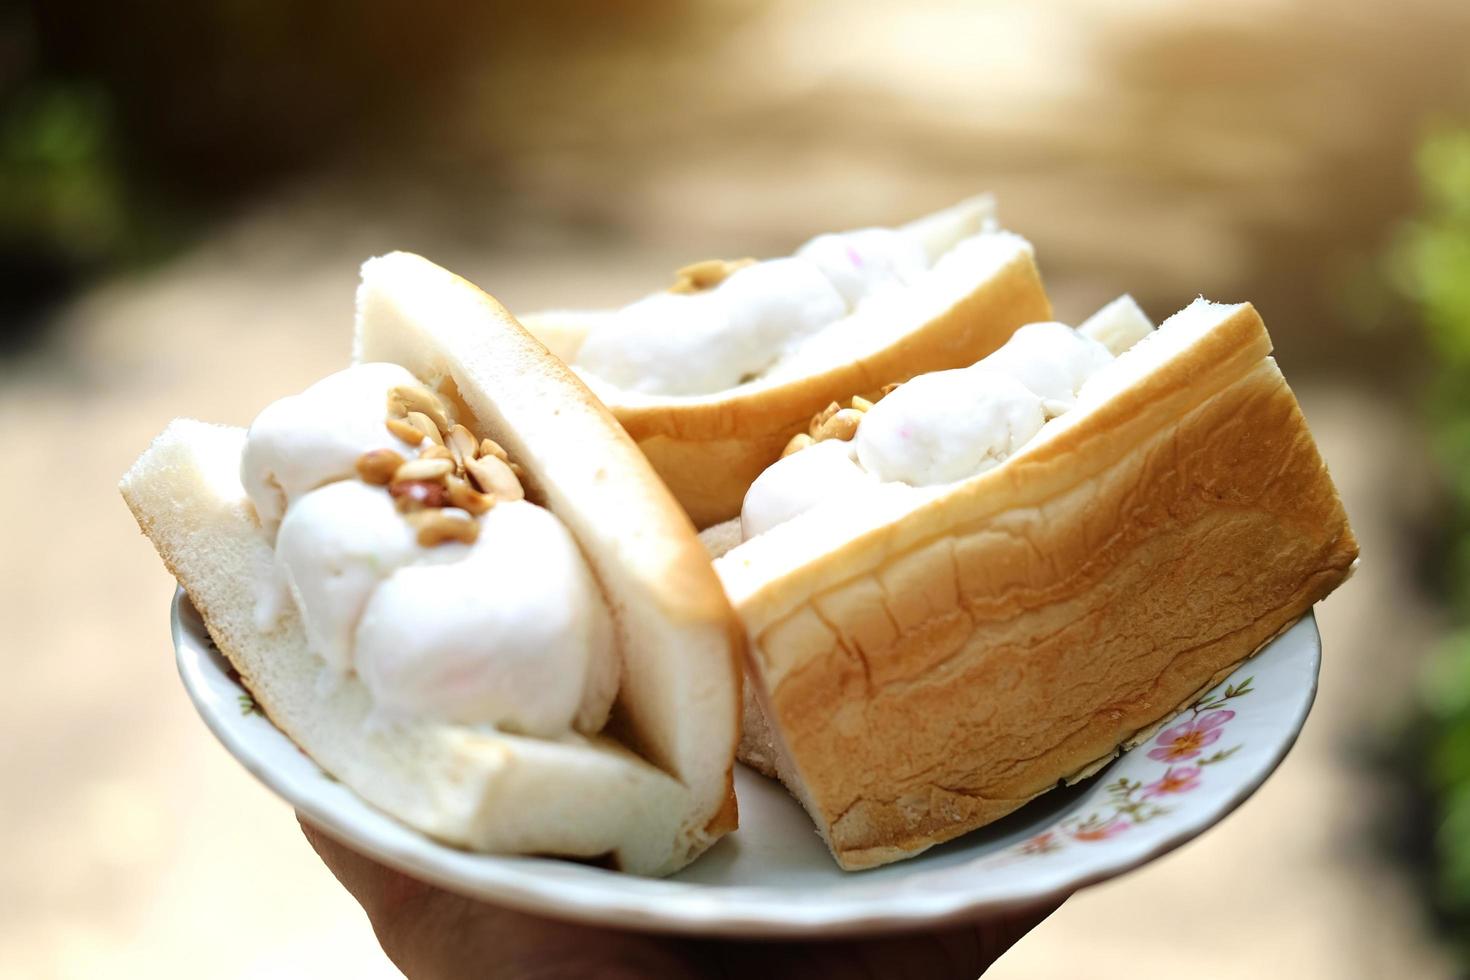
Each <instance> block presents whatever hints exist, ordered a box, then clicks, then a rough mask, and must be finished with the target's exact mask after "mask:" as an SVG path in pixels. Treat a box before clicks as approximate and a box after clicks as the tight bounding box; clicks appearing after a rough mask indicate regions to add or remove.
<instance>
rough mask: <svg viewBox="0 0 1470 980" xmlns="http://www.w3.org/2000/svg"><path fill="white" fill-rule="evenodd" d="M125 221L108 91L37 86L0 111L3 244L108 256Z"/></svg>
mask: <svg viewBox="0 0 1470 980" xmlns="http://www.w3.org/2000/svg"><path fill="white" fill-rule="evenodd" d="M124 228H125V209H124V207H123V201H122V191H121V185H120V181H119V179H118V172H117V165H116V160H115V159H114V156H113V134H112V131H111V119H110V116H109V112H108V105H107V102H106V99H105V98H103V96H102V95H101V93H99V92H96V91H91V90H88V89H87V88H85V87H82V86H77V85H71V86H67V85H45V86H36V87H34V88H33V89H32V90H31V91H29V92H26V93H24V94H22V95H20V96H19V97H17V98H15V99H14V100H13V102H12V103H11V104H10V105H9V106H7V107H6V110H5V111H4V113H3V114H0V246H3V247H6V248H17V247H30V248H43V249H46V250H48V251H55V252H57V253H59V254H60V255H61V256H63V257H64V258H66V259H69V260H71V261H73V262H79V263H84V264H93V263H96V262H98V261H101V260H105V259H106V258H108V257H110V256H111V255H112V254H113V253H114V252H115V250H116V249H117V247H118V243H119V241H120V240H121V238H122V236H123V233H124Z"/></svg>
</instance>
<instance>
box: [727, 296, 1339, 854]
mask: <svg viewBox="0 0 1470 980" xmlns="http://www.w3.org/2000/svg"><path fill="white" fill-rule="evenodd" d="M1270 350H1271V343H1270V339H1269V337H1268V336H1267V333H1266V330H1265V326H1264V324H1262V322H1261V319H1260V317H1259V316H1258V315H1257V314H1256V311H1255V310H1254V309H1253V308H1252V307H1251V306H1250V305H1249V304H1242V305H1238V306H1220V305H1215V304H1210V303H1205V302H1204V301H1199V302H1197V303H1196V304H1194V305H1193V306H1191V307H1189V308H1188V309H1186V310H1185V311H1182V312H1181V313H1179V314H1177V315H1176V316H1175V317H1173V318H1171V320H1170V321H1168V322H1166V323H1165V324H1164V325H1163V327H1162V328H1161V329H1160V330H1159V331H1158V333H1157V334H1155V335H1153V336H1151V337H1150V338H1149V339H1148V340H1147V341H1145V342H1144V343H1141V344H1139V345H1138V346H1137V347H1136V348H1135V349H1134V350H1132V351H1129V352H1128V353H1126V354H1124V355H1123V356H1122V357H1121V358H1119V360H1118V362H1117V363H1116V365H1114V367H1116V368H1118V370H1112V371H1109V372H1108V373H1107V374H1106V375H1105V376H1103V377H1099V378H1098V379H1096V381H1097V383H1096V384H1090V385H1089V386H1088V387H1085V388H1084V389H1083V395H1082V396H1081V397H1080V400H1079V403H1078V407H1077V408H1075V409H1073V410H1072V411H1070V412H1068V413H1067V414H1065V415H1063V416H1061V417H1059V418H1057V419H1055V420H1053V421H1052V422H1050V423H1048V424H1047V426H1046V427H1045V428H1044V429H1043V430H1042V431H1041V433H1040V434H1039V435H1038V436H1037V437H1036V438H1034V439H1033V440H1032V441H1031V442H1030V443H1029V444H1027V445H1026V446H1025V447H1023V448H1022V449H1021V450H1020V451H1019V452H1018V453H1017V454H1016V455H1014V456H1012V457H1010V458H1009V459H1008V460H1006V461H1005V462H1004V463H1002V464H1001V465H999V466H997V467H995V468H994V469H991V470H988V471H986V472H984V473H982V474H980V475H978V476H975V477H972V478H970V479H967V480H962V481H960V482H958V483H954V484H951V485H948V486H947V487H943V488H927V489H929V490H930V491H931V492H926V493H917V492H915V491H914V490H913V489H912V488H909V487H906V486H902V485H893V484H883V485H881V486H880V488H879V492H875V493H869V494H865V495H863V496H862V497H861V498H860V499H858V500H853V501H851V502H849V501H844V500H834V501H832V502H831V503H830V504H824V505H822V506H820V507H818V508H816V509H814V510H811V511H808V512H807V513H804V514H802V515H800V516H798V517H797V518H795V519H793V520H791V521H789V522H787V523H785V524H781V525H778V526H776V527H774V528H773V529H771V530H770V531H768V532H766V533H764V534H761V535H759V536H757V537H754V538H752V539H750V540H748V541H746V542H744V543H743V544H739V545H737V546H735V547H733V548H731V549H730V550H729V551H727V552H726V553H725V554H723V556H722V557H720V558H718V559H716V560H715V562H714V564H715V567H716V570H717V571H718V572H719V574H720V578H721V580H722V581H723V582H724V584H725V588H726V591H727V593H728V594H729V596H730V598H731V601H732V602H733V603H734V604H735V607H736V611H737V613H738V614H739V615H740V618H741V620H742V621H743V622H744V624H745V627H746V631H747V634H748V637H749V640H750V644H751V656H750V664H751V669H750V674H749V679H748V687H749V697H748V698H747V706H748V707H747V710H749V706H750V705H751V704H754V705H756V706H758V707H759V708H760V709H761V716H760V717H755V716H752V717H750V718H748V719H747V722H746V742H745V745H744V746H743V747H742V756H743V757H745V758H749V759H751V760H752V761H753V762H755V763H757V764H759V763H761V762H762V761H768V762H769V763H770V766H771V768H774V770H775V771H776V773H777V774H778V775H779V776H780V778H781V779H782V780H783V781H784V782H785V783H786V785H787V786H788V788H790V789H791V791H792V792H793V793H794V794H795V795H796V796H797V798H798V799H800V800H801V802H802V804H803V805H804V806H805V807H806V809H807V810H808V812H809V813H810V814H811V816H812V818H813V819H814V821H815V822H816V824H817V827H818V829H819V830H820V831H821V833H822V836H823V837H824V839H825V840H826V841H827V844H828V846H829V847H830V848H831V850H832V853H833V855H834V857H835V858H836V859H837V861H838V863H839V864H840V865H841V866H842V867H844V868H848V869H858V868H869V867H873V866H876V865H881V864H886V863H888V862H891V861H896V860H899V859H902V858H905V857H909V856H912V855H914V854H917V853H919V852H921V851H923V850H924V849H926V848H928V847H931V846H933V845H934V844H937V843H940V842H942V841H945V840H949V839H951V838H953V837H956V836H958V835H960V834H963V833H965V832H966V831H968V830H972V829H974V828H976V827H979V826H982V825H984V824H987V823H989V822H991V821H993V820H996V819H998V818H1000V817H1002V816H1004V815H1005V814H1007V813H1009V812H1011V811H1012V810H1015V809H1016V808H1017V807H1019V806H1021V805H1022V804H1023V803H1025V802H1026V801H1028V800H1030V799H1032V798H1033V797H1035V796H1037V795H1038V794H1040V793H1043V792H1045V791H1046V790H1047V789H1050V788H1051V787H1053V786H1055V785H1057V783H1058V782H1059V781H1060V780H1063V779H1064V778H1066V777H1068V776H1071V775H1072V774H1075V773H1078V772H1079V771H1082V770H1084V769H1085V768H1086V767H1088V766H1089V765H1092V764H1094V763H1096V762H1098V761H1099V760H1104V759H1106V758H1108V757H1110V756H1111V754H1112V753H1113V752H1114V751H1115V750H1116V749H1117V747H1118V746H1119V745H1120V744H1122V743H1124V742H1126V741H1127V740H1128V739H1129V738H1130V736H1132V735H1134V734H1135V733H1137V732H1139V731H1141V730H1143V729H1147V728H1148V727H1149V726H1151V725H1154V724H1155V723H1157V722H1158V721H1160V720H1161V719H1164V718H1166V717H1168V716H1169V715H1170V714H1171V713H1172V712H1174V711H1176V710H1177V709H1178V708H1179V707H1181V706H1182V705H1184V704H1187V703H1188V702H1189V701H1190V700H1191V699H1192V698H1193V697H1195V696H1196V695H1197V694H1198V693H1199V692H1200V691H1201V690H1202V689H1204V688H1207V687H1208V686H1210V685H1211V684H1212V683H1214V682H1215V681H1217V680H1218V679H1220V678H1223V677H1224V676H1226V675H1227V674H1228V673H1229V672H1230V671H1231V670H1233V669H1234V668H1235V667H1236V665H1238V664H1239V663H1241V662H1242V661H1243V660H1245V659H1246V658H1248V657H1250V656H1251V655H1252V654H1253V653H1255V652H1256V651H1257V650H1259V649H1260V648H1261V647H1262V646H1263V645H1264V644H1265V643H1267V642H1268V641H1269V640H1270V639H1271V638H1273V637H1275V636H1276V635H1277V634H1279V633H1280V632H1281V631H1282V630H1284V629H1285V628H1286V627H1287V626H1288V625H1290V624H1291V623H1292V622H1294V621H1295V620H1296V619H1298V618H1299V617H1300V616H1302V615H1303V614H1304V613H1305V612H1307V610H1308V609H1310V607H1311V605H1312V604H1313V603H1314V602H1316V601H1317V600H1319V599H1321V598H1323V597H1324V596H1326V595H1327V594H1328V593H1329V592H1330V591H1332V589H1334V588H1335V587H1336V586H1337V585H1339V584H1340V583H1341V582H1342V581H1343V580H1344V579H1345V578H1346V577H1347V575H1348V574H1349V571H1350V569H1351V568H1352V566H1353V565H1354V562H1355V560H1356V556H1357V544H1356V542H1355V540H1354V538H1353V534H1352V531H1351V529H1350V528H1349V526H1348V522H1347V517H1346V514H1345V513H1344V511H1343V508H1342V504H1341V502H1340V501H1339V499H1338V496H1337V492H1336V490H1335V488H1334V487H1333V485H1332V481H1331V480H1330V478H1329V477H1328V474H1327V470H1326V468H1325V466H1324V465H1323V463H1322V459H1321V457H1320V456H1319V455H1318V452H1317V449H1316V446H1315V445H1314V443H1313V441H1312V438H1311V435H1310V433H1309V432H1308V431H1307V426H1306V422H1305V421H1304V419H1303V418H1302V414H1301V411H1300V408H1299V407H1298V405H1297V402H1296V399H1295V397H1294V396H1293V395H1292V392H1291V390H1290V388H1288V387H1287V384H1286V381H1285V379H1284V378H1283V377H1282V375H1281V372H1280V371H1279V370H1278V368H1277V366H1276V363H1275V361H1274V359H1272V358H1271V357H1270V356H1269V354H1270ZM721 538H723V545H728V544H729V543H730V536H729V534H728V533H725V534H713V535H709V538H708V539H709V540H710V541H711V543H712V544H715V545H716V546H723V545H722V544H721V542H720V541H719V540H718V539H721Z"/></svg>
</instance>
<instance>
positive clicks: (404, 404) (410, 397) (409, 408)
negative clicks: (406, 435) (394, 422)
mask: <svg viewBox="0 0 1470 980" xmlns="http://www.w3.org/2000/svg"><path fill="white" fill-rule="evenodd" d="M415 412H417V413H419V414H420V415H423V416H424V417H426V418H427V419H429V421H431V422H433V423H434V426H435V428H437V429H448V428H449V413H448V412H446V411H445V409H444V402H443V401H442V400H440V398H439V396H438V395H436V394H434V393H433V392H432V391H430V390H429V389H428V388H424V387H420V386H418V385H399V386H398V387H396V388H394V389H393V390H392V391H390V392H388V414H389V415H390V416H392V417H395V418H401V417H403V416H412V415H413V413H415ZM427 434H428V433H425V435H427Z"/></svg>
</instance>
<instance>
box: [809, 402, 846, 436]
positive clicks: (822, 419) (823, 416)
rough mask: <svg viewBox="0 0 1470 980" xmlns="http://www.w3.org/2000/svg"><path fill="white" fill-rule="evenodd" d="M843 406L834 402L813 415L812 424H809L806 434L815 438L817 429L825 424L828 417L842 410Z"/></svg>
mask: <svg viewBox="0 0 1470 980" xmlns="http://www.w3.org/2000/svg"><path fill="white" fill-rule="evenodd" d="M841 408H842V406H841V405H839V404H837V403H836V402H833V403H832V404H830V405H828V406H827V407H826V408H824V409H822V410H821V411H820V412H818V413H817V414H816V415H813V416H812V422H811V425H809V426H807V429H806V434H807V435H809V436H811V437H812V438H813V439H815V438H816V436H817V430H818V429H820V428H821V427H822V426H823V425H825V424H826V422H827V420H828V419H830V418H831V417H832V416H834V415H836V414H837V413H838V411H839V410H841Z"/></svg>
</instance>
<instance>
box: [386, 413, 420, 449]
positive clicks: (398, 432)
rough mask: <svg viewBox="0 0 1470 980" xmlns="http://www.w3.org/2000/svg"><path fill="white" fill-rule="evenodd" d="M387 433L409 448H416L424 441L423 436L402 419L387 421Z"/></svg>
mask: <svg viewBox="0 0 1470 980" xmlns="http://www.w3.org/2000/svg"><path fill="white" fill-rule="evenodd" d="M388 431H389V432H391V433H393V434H394V435H395V436H397V437H398V438H399V439H402V440H403V441H404V442H406V443H408V444H409V445H410V446H417V445H418V444H419V443H421V442H423V441H424V434H423V433H422V432H420V431H419V430H418V429H416V428H415V427H414V426H412V425H409V424H408V422H406V421H405V420H403V419H389V420H388Z"/></svg>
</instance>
